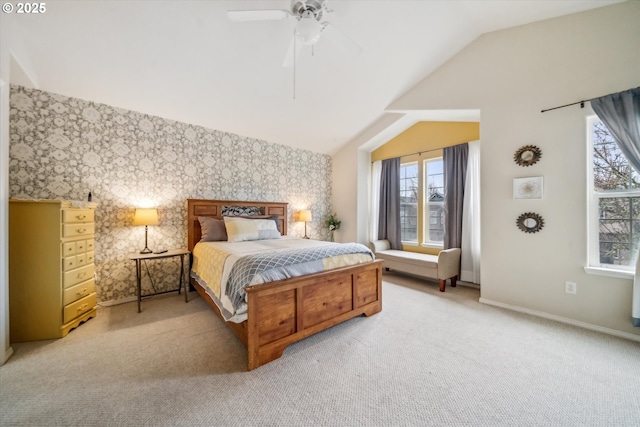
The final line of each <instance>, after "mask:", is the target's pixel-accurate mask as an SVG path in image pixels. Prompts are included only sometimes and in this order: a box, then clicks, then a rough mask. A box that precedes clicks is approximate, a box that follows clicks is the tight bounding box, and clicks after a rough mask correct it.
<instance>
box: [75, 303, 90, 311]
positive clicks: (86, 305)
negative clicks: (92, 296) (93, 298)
mask: <svg viewBox="0 0 640 427" xmlns="http://www.w3.org/2000/svg"><path fill="white" fill-rule="evenodd" d="M87 307H89V304H87V303H86V302H85V303H84V304H82V305H81V306H80V307H78V311H84V310H86V309H87Z"/></svg>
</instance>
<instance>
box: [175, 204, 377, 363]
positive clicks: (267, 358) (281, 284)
mask: <svg viewBox="0 0 640 427" xmlns="http://www.w3.org/2000/svg"><path fill="white" fill-rule="evenodd" d="M223 206H252V207H260V208H263V209H264V215H269V216H270V215H277V216H278V217H279V220H280V230H281V232H282V234H283V235H286V232H287V203H271V202H239V201H224V200H198V199H188V200H187V209H188V239H189V240H188V244H189V250H190V251H193V247H194V246H195V245H196V243H197V242H198V241H200V237H201V230H200V222H199V221H198V216H208V217H213V218H218V219H220V218H222V207H223ZM191 284H192V286H193V287H194V288H195V289H196V291H197V292H198V294H200V296H201V297H202V298H203V299H204V300H205V301H207V302H208V303H209V305H210V306H211V307H212V308H213V310H214V311H215V312H216V314H218V316H220V318H222V319H223V317H222V315H221V313H220V310H219V308H218V307H217V306H216V304H215V303H214V302H213V300H212V299H211V298H210V297H209V295H207V293H206V292H205V291H204V289H203V288H202V287H201V286H200V285H199V284H198V283H197V282H196V281H195V280H194V279H191ZM245 291H246V292H247V320H245V321H244V322H242V323H233V322H225V323H226V324H227V326H228V327H229V328H230V329H231V330H232V331H233V332H234V333H235V334H236V336H237V337H238V338H239V339H240V341H241V342H242V343H243V344H244V345H245V347H247V354H248V369H249V370H252V369H255V368H257V367H259V366H262V365H264V364H265V363H268V362H271V361H272V360H275V359H277V358H279V357H280V356H282V353H283V352H284V349H285V348H286V347H287V346H288V345H289V344H292V343H294V342H297V341H300V340H302V339H303V338H306V337H308V336H310V335H313V334H315V333H317V332H320V331H323V330H325V329H328V328H330V327H332V326H334V325H336V324H338V323H341V322H344V321H345V320H348V319H351V318H353V317H356V316H360V315H365V316H371V315H373V314H376V313H378V312H379V311H380V310H382V261H380V260H376V261H371V262H367V263H364V264H358V265H354V266H350V267H343V268H337V269H334V270H329V271H324V272H321V273H315V274H309V275H305V276H301V277H294V278H290V279H286V280H279V281H276V282H269V283H264V284H262V285H257V286H251V287H247V288H245ZM223 320H224V319H223Z"/></svg>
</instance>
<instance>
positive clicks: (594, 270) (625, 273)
mask: <svg viewBox="0 0 640 427" xmlns="http://www.w3.org/2000/svg"><path fill="white" fill-rule="evenodd" d="M584 272H585V273H587V274H593V275H596V276H607V277H616V278H618V279H631V280H633V278H634V276H635V273H634V272H633V271H630V270H615V269H613V268H603V267H585V268H584Z"/></svg>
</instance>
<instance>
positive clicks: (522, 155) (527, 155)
mask: <svg viewBox="0 0 640 427" xmlns="http://www.w3.org/2000/svg"><path fill="white" fill-rule="evenodd" d="M541 157H542V150H540V148H538V147H536V146H535V145H525V146H524V147H520V148H518V150H517V151H516V153H515V154H514V155H513V160H514V161H515V162H516V163H517V164H519V165H520V166H531V165H533V164H535V163H538V161H539V160H540V158H541Z"/></svg>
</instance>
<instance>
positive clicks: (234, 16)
mask: <svg viewBox="0 0 640 427" xmlns="http://www.w3.org/2000/svg"><path fill="white" fill-rule="evenodd" d="M289 16H291V12H289V11H288V10H281V9H264V10H227V17H228V18H229V19H230V20H232V21H235V22H248V21H278V20H281V19H285V18H288V17H289Z"/></svg>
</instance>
